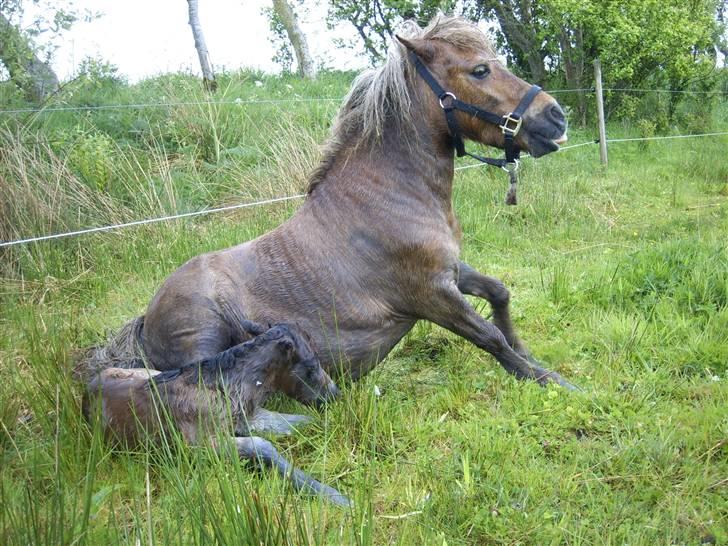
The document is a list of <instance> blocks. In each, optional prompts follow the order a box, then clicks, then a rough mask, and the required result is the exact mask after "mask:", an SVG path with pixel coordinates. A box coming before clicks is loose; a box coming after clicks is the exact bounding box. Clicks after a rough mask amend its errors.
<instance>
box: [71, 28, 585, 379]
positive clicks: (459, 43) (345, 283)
mask: <svg viewBox="0 0 728 546" xmlns="http://www.w3.org/2000/svg"><path fill="white" fill-rule="evenodd" d="M410 52H414V53H416V54H417V56H418V57H419V58H420V59H422V62H423V63H425V64H426V66H427V67H428V69H429V71H430V72H431V73H432V74H433V75H434V77H435V78H436V79H437V80H438V81H439V83H440V85H441V86H442V87H443V88H445V89H446V90H448V91H449V92H451V93H453V94H454V95H456V96H457V97H458V98H459V99H460V100H461V101H463V102H466V103H469V104H472V105H475V106H477V107H478V108H481V109H485V110H488V111H490V112H494V113H496V114H497V115H499V116H502V115H505V114H507V113H509V112H512V111H513V110H514V109H515V108H516V106H517V105H518V104H519V102H520V101H521V99H522V98H523V96H524V95H525V94H526V93H527V92H528V90H529V89H530V85H529V84H528V83H526V82H524V81H523V80H521V79H519V78H517V77H516V76H514V75H513V74H511V73H510V72H509V71H508V70H507V69H506V68H505V67H504V66H503V65H502V64H501V63H500V62H499V61H498V60H497V58H496V53H495V51H494V49H493V47H492V45H491V44H490V43H489V41H488V39H487V38H486V37H485V35H484V34H483V33H482V32H481V31H480V30H479V29H478V28H477V27H476V26H474V25H473V24H471V23H469V22H467V21H465V20H463V19H460V18H452V17H439V18H437V19H435V20H434V21H433V22H432V23H431V24H430V25H429V26H427V28H425V29H421V28H419V27H417V26H416V25H413V24H412V25H410V27H409V28H408V29H405V32H404V33H403V37H401V38H399V39H398V40H396V41H394V42H393V44H392V45H391V47H390V51H389V55H388V58H387V60H386V62H385V63H384V64H383V66H381V67H380V68H379V69H377V70H373V71H369V72H366V73H364V74H362V75H361V76H359V77H358V78H357V79H356V81H355V82H354V84H353V86H352V89H351V90H350V92H349V94H348V96H347V97H346V99H345V101H344V104H343V106H342V107H341V110H340V112H339V114H338V116H337V118H336V120H335V122H334V124H333V127H332V129H331V136H330V137H329V140H328V142H327V144H326V145H325V148H324V154H323V159H322V161H321V164H320V165H319V167H318V168H317V169H316V170H315V171H314V172H313V173H312V175H311V178H310V188H309V193H308V197H307V199H306V201H305V203H304V204H303V206H302V207H301V208H300V209H299V210H298V211H297V212H296V214H295V215H294V216H293V217H292V218H290V219H289V220H288V221H287V222H285V223H284V224H282V225H281V226H279V227H278V228H276V229H275V230H273V231H271V232H269V233H267V234H265V235H263V236H261V237H259V238H258V239H255V240H252V241H248V242H244V243H241V244H239V245H237V246H234V247H232V248H228V249H224V250H218V251H214V252H210V253H208V254H203V255H201V256H198V257H196V258H193V259H191V260H190V261H188V262H187V263H186V264H184V265H183V266H182V267H180V268H179V269H178V270H177V271H175V272H174V273H172V275H170V276H169V278H168V279H167V280H166V281H165V282H164V284H163V285H162V287H161V288H160V289H159V291H158V292H157V294H156V295H155V296H154V298H153V299H152V301H151V303H150V304H149V307H148V309H147V312H146V315H145V316H144V317H139V318H137V319H135V320H134V321H132V322H130V323H129V324H127V326H126V327H125V328H124V329H123V331H122V333H121V334H119V335H118V336H117V337H116V338H115V339H113V340H111V341H110V344H109V345H107V346H106V347H103V348H100V349H97V350H95V351H92V352H91V353H90V354H89V357H88V359H87V360H86V362H85V363H84V365H85V366H87V367H89V368H90V369H98V368H103V367H105V366H108V365H109V362H110V361H117V362H118V361H119V360H121V361H124V360H127V361H129V362H132V361H133V360H134V359H135V358H139V357H140V356H142V355H143V357H144V358H146V359H147V361H148V362H149V363H150V364H151V365H152V366H154V367H155V368H157V369H160V370H166V369H170V368H176V367H179V366H181V365H184V364H187V363H189V362H194V361H196V360H199V359H202V358H207V357H210V356H213V355H215V354H217V353H219V352H220V351H224V350H225V349H227V348H228V347H230V346H232V345H235V344H237V343H240V341H242V340H243V339H245V334H244V332H243V331H242V329H241V327H240V324H241V323H242V321H243V320H245V319H250V320H255V321H260V322H279V321H290V322H296V323H298V324H301V325H302V327H303V328H304V329H305V330H306V331H307V332H309V333H310V334H311V336H312V337H313V339H314V343H315V345H316V346H317V347H318V348H319V357H320V359H321V362H322V364H323V366H324V367H325V368H326V369H327V370H328V371H329V372H335V371H337V369H338V368H341V369H343V370H344V371H345V372H347V373H349V374H350V375H351V376H352V377H353V378H357V377H359V376H361V375H362V374H365V373H367V371H369V370H370V369H371V368H372V367H373V366H374V365H375V364H377V363H378V362H379V361H381V360H382V359H383V358H384V357H385V356H386V355H387V354H388V353H389V352H390V351H391V350H392V348H393V347H394V346H395V345H396V344H397V342H398V341H399V340H400V339H401V338H402V336H404V335H405V334H406V333H407V332H408V331H409V330H410V329H411V328H412V327H413V325H414V324H415V323H416V322H417V321H418V320H429V321H432V322H434V323H436V324H438V325H440V326H442V327H444V328H446V329H448V330H450V331H452V332H454V333H456V334H458V335H460V336H462V337H464V338H465V339H467V340H469V341H471V342H472V343H474V344H475V345H477V346H478V347H480V348H481V349H484V350H485V351H487V352H489V353H490V354H491V355H493V356H494V357H495V358H496V359H497V360H498V362H500V364H501V365H502V366H503V367H504V368H505V369H506V370H507V371H508V372H510V373H512V374H514V375H515V376H517V377H519V378H529V379H534V380H536V381H538V382H539V383H541V384H544V383H546V382H548V381H555V382H557V383H559V384H561V385H563V386H566V387H571V385H570V384H569V383H567V382H566V381H564V380H563V379H562V378H561V377H560V376H559V375H558V374H557V373H554V372H550V371H548V370H545V369H543V368H542V367H541V366H540V365H539V364H538V363H537V362H536V361H535V360H534V359H532V357H531V356H530V354H529V352H528V351H527V349H526V347H525V346H524V344H523V343H522V342H521V341H520V340H519V338H518V337H517V336H516V333H515V331H514V328H513V325H512V323H511V319H510V316H509V307H508V304H509V293H508V290H507V289H506V288H505V286H504V285H503V283H502V282H500V281H499V280H497V279H495V278H492V277H488V276H486V275H484V274H482V273H480V272H478V271H476V270H475V269H473V268H472V267H470V266H469V265H467V264H466V263H463V262H461V261H460V259H459V254H460V239H461V232H460V227H459V225H458V221H457V219H456V217H455V212H454V210H453V206H452V200H451V195H452V184H453V174H454V172H453V169H454V153H453V140H452V137H451V135H450V134H449V131H448V126H447V123H446V119H445V115H444V114H443V108H442V105H441V104H440V101H439V100H438V97H437V96H436V95H435V94H434V93H433V92H432V90H431V88H430V87H429V86H428V85H427V84H426V82H425V81H424V80H423V79H422V78H421V77H420V76H419V75H418V74H417V72H416V71H415V69H414V67H413V62H412V60H411V55H410ZM455 116H456V119H457V123H458V125H459V127H460V132H461V134H462V135H463V136H464V137H465V138H468V139H471V140H474V141H477V142H481V143H483V144H487V145H490V146H497V147H503V145H504V135H503V132H502V130H501V128H499V127H498V126H497V124H493V123H489V122H486V121H482V120H481V119H479V118H477V117H475V116H471V115H468V114H467V113H464V112H456V113H455ZM522 120H523V121H522V126H521V129H520V131H519V132H518V134H517V135H516V137H515V144H516V145H517V146H518V147H519V148H520V149H522V150H525V151H528V152H529V153H530V154H531V155H532V156H533V157H539V156H542V155H544V154H547V153H549V152H552V151H555V150H557V149H558V144H559V143H561V142H563V141H565V140H566V137H565V132H566V121H565V119H564V114H563V112H562V110H561V108H560V107H559V105H558V104H557V103H556V101H555V100H554V99H553V98H552V97H551V96H549V95H548V94H546V93H543V92H541V93H539V94H538V95H537V96H536V97H535V99H534V100H533V101H532V102H531V103H530V105H529V107H528V109H527V110H526V111H525V113H524V115H523V118H522ZM468 294H469V295H473V296H477V297H481V298H484V299H486V300H487V301H488V302H489V303H490V304H491V306H492V308H493V322H489V321H487V320H485V319H484V318H483V317H482V316H480V315H479V314H478V313H477V312H476V311H475V310H474V309H473V307H472V306H471V305H470V304H469V303H468V302H467V300H466V299H465V295H468Z"/></svg>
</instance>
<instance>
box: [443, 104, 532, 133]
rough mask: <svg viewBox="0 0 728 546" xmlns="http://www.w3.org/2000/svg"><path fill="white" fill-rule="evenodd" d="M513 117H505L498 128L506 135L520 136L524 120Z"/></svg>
mask: <svg viewBox="0 0 728 546" xmlns="http://www.w3.org/2000/svg"><path fill="white" fill-rule="evenodd" d="M441 104H442V103H441ZM512 116H513V112H510V113H508V114H506V115H505V116H503V122H502V123H501V124H500V125H499V126H498V127H500V128H501V131H503V134H504V135H505V134H509V135H511V136H516V135H517V134H518V131H520V130H521V123H523V118H521V117H518V118H514V117H512ZM509 123H512V124H513V126H509V125H508V124H509Z"/></svg>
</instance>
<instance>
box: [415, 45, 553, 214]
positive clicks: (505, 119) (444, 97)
mask: <svg viewBox="0 0 728 546" xmlns="http://www.w3.org/2000/svg"><path fill="white" fill-rule="evenodd" d="M410 58H411V59H412V62H413V63H414V65H415V69H416V70H417V73H418V74H419V75H420V76H421V77H422V79H423V80H425V82H426V83H427V85H429V86H430V89H432V90H433V91H434V93H435V95H437V98H438V100H439V101H440V107H441V108H442V110H443V111H444V112H445V119H446V120H447V128H448V130H449V131H450V137H451V138H452V144H453V147H454V148H455V152H456V153H457V156H458V157H463V156H465V155H467V156H470V157H472V158H473V159H477V160H478V161H481V162H482V163H486V164H488V165H493V166H494V167H500V168H502V169H504V170H506V171H508V174H509V176H510V180H511V188H510V190H509V191H508V196H507V197H506V203H508V204H509V205H510V204H512V205H515V204H516V182H517V181H518V174H517V171H518V159H519V157H520V155H521V150H520V149H519V148H518V146H516V143H515V142H514V140H515V137H516V135H517V134H518V131H520V130H521V124H522V123H523V113H524V112H525V111H526V109H527V108H528V107H529V106H530V105H531V103H532V102H533V99H535V98H536V95H538V94H539V93H540V92H541V88H540V87H539V86H538V85H532V86H531V88H530V89H529V90H528V92H527V93H526V94H525V95H524V96H523V98H522V99H521V102H519V103H518V106H516V109H515V110H513V112H511V113H509V114H506V115H505V116H499V115H498V114H494V113H492V112H488V111H487V110H483V109H482V108H478V107H477V106H475V105H473V104H468V103H467V102H463V101H461V100H460V99H458V98H457V97H456V96H455V95H454V94H453V93H451V92H450V91H445V89H444V88H443V87H442V86H441V85H440V83H439V82H438V81H437V80H436V79H435V77H434V76H433V75H432V72H430V71H429V70H428V69H427V67H426V66H425V63H423V62H422V59H420V58H419V56H418V55H417V54H416V53H414V52H410ZM456 110H460V111H461V112H465V113H466V114H470V115H471V116H473V117H476V118H478V119H482V120H483V121H487V122H488V123H492V124H494V125H497V126H498V127H500V130H501V131H502V132H503V139H504V140H505V146H504V148H505V152H506V157H505V159H495V158H492V157H483V156H480V155H477V154H473V153H470V152H468V151H467V150H466V149H465V143H464V141H463V136H462V134H461V133H460V126H459V125H458V122H457V119H456V118H455V111H456Z"/></svg>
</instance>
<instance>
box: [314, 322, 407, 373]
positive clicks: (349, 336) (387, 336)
mask: <svg viewBox="0 0 728 546" xmlns="http://www.w3.org/2000/svg"><path fill="white" fill-rule="evenodd" d="M415 322H416V321H415V320H400V321H396V322H395V321H391V322H390V323H389V324H387V325H386V327H382V328H378V329H361V330H360V329H357V330H345V329H339V330H338V331H336V330H334V331H333V332H330V333H328V334H325V335H324V336H322V337H323V340H322V341H318V340H317V346H318V356H319V359H320V360H321V365H322V366H323V367H324V368H325V369H326V371H327V372H328V373H329V375H331V376H332V377H339V376H341V375H350V376H351V378H352V379H358V378H359V377H361V376H363V375H366V374H367V373H368V372H369V371H370V370H371V369H372V368H374V366H376V365H377V364H378V363H379V362H381V361H382V360H383V359H384V358H385V357H386V356H387V355H388V354H389V353H390V351H391V350H392V349H393V348H394V346H395V345H397V343H398V342H399V340H400V339H402V337H404V335H405V334H406V333H407V332H409V331H410V330H411V329H412V327H413V326H414V324H415ZM315 337H318V336H315ZM327 339H328V340H333V342H331V341H326V340H327Z"/></svg>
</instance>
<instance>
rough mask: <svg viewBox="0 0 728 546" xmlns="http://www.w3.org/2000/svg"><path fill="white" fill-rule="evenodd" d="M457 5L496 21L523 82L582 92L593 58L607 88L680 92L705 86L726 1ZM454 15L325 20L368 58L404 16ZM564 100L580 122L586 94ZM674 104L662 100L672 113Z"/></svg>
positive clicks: (424, 16) (438, 5) (347, 13)
mask: <svg viewBox="0 0 728 546" xmlns="http://www.w3.org/2000/svg"><path fill="white" fill-rule="evenodd" d="M458 7H459V9H461V10H462V13H463V15H465V16H466V17H468V18H470V19H471V20H474V21H480V20H483V19H485V20H489V21H492V22H494V23H497V24H496V25H494V31H493V32H494V34H495V38H496V44H497V46H498V47H499V49H500V50H501V51H502V52H503V53H504V54H505V55H506V57H507V59H508V61H509V64H510V65H511V66H512V67H513V69H514V70H515V71H516V72H517V73H519V74H520V75H522V76H523V77H525V78H527V79H529V80H530V81H533V82H536V83H539V84H542V85H550V86H551V87H554V86H558V87H563V86H565V87H569V88H574V89H579V88H590V87H592V86H593V85H594V81H593V71H592V61H593V60H594V59H595V58H597V57H599V58H600V59H601V61H602V66H603V67H604V71H603V72H604V84H605V86H606V87H620V88H645V87H668V88H670V89H673V90H684V89H688V88H694V87H698V88H700V89H704V88H706V86H710V85H711V84H712V80H711V75H712V74H713V72H714V67H715V48H714V44H716V43H718V41H717V38H716V37H717V36H718V37H719V36H721V35H722V30H723V28H724V27H723V22H722V21H723V20H724V18H723V17H722V15H723V12H724V11H725V0H641V1H639V2H635V1H634V0H464V1H463V2H462V3H459V4H458ZM454 9H455V3H454V2H448V1H442V0H440V1H438V0H423V1H413V0H373V1H368V2H355V1H353V0H334V1H332V2H331V8H330V11H329V22H330V24H335V23H338V22H341V21H348V22H350V23H351V24H352V25H354V27H355V28H356V30H357V32H358V35H359V38H360V39H361V41H362V43H363V45H364V47H365V49H366V51H367V53H368V54H369V56H370V58H371V59H372V60H373V61H375V60H377V59H379V58H381V57H382V55H383V53H384V51H385V49H384V43H385V41H386V39H387V38H388V37H389V36H390V35H391V34H392V33H393V31H394V28H396V25H397V24H398V23H399V22H400V21H402V20H403V19H407V18H413V19H416V20H418V21H419V22H421V23H422V22H426V21H427V20H429V19H430V18H431V17H432V16H433V15H435V14H436V13H437V12H438V11H444V12H451V11H453V10H454ZM609 99H610V97H608V101H609V106H610V107H611V109H612V110H614V109H615V108H621V109H622V110H624V113H625V114H629V113H630V111H631V110H632V108H631V107H630V104H631V103H630V98H629V96H627V98H626V99H624V95H622V96H621V97H619V98H617V97H612V98H611V100H609ZM566 100H567V102H570V103H571V105H572V106H573V107H575V109H576V110H577V112H578V114H579V117H581V118H582V119H583V118H584V116H585V115H586V106H585V104H586V103H585V100H586V97H585V94H584V93H575V94H574V95H573V96H572V97H568V98H567V99H566ZM677 100H678V96H673V97H672V98H671V99H670V100H669V101H668V103H667V107H668V110H669V115H670V116H672V114H673V113H674V111H675V107H676V104H677Z"/></svg>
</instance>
